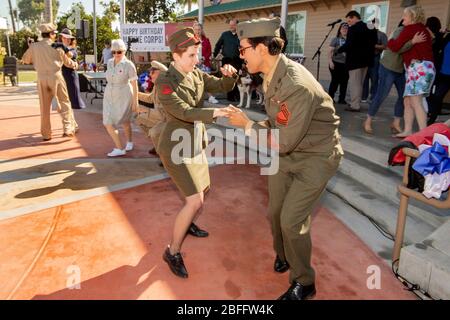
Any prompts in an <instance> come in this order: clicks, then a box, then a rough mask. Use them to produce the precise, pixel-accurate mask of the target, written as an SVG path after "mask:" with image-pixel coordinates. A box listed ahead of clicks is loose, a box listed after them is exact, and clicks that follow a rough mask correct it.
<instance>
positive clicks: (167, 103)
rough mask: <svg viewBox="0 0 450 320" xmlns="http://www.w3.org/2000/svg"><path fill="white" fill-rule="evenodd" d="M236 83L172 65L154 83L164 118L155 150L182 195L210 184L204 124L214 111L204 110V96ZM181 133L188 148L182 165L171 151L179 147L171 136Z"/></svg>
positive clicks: (208, 121)
mask: <svg viewBox="0 0 450 320" xmlns="http://www.w3.org/2000/svg"><path fill="white" fill-rule="evenodd" d="M236 81H237V76H235V77H232V78H226V77H224V78H217V77H214V76H211V75H209V74H206V73H204V72H203V71H201V70H199V69H197V68H196V69H195V70H194V71H193V72H192V73H190V74H185V73H183V72H180V71H179V70H177V69H176V68H175V67H174V65H173V64H171V65H170V67H169V70H168V71H167V72H165V73H161V74H160V76H159V77H158V80H157V81H156V84H155V86H156V94H157V98H158V99H159V100H160V102H161V105H162V106H163V108H164V110H165V112H166V115H167V122H166V124H165V126H164V128H163V130H162V132H161V136H160V138H159V143H158V149H157V151H158V153H159V155H160V157H161V161H162V162H163V164H164V167H165V168H166V170H167V171H168V173H169V175H170V176H171V177H172V179H173V180H174V182H175V184H176V185H177V187H178V188H179V189H180V191H181V192H182V193H183V194H184V195H185V196H190V195H193V194H196V193H199V192H202V191H204V190H205V189H206V188H208V187H209V183H210V180H209V172H208V163H207V162H206V158H205V153H204V148H206V145H207V139H206V129H205V126H204V123H212V122H213V120H214V119H213V115H214V108H203V101H204V94H205V92H210V93H220V92H224V93H225V92H228V91H230V90H232V89H233V87H234V85H235V83H236ZM194 128H195V130H194ZM179 129H182V130H179ZM183 129H184V130H183ZM180 132H184V133H185V134H186V136H187V138H188V139H189V140H188V141H184V142H185V143H187V144H189V145H190V148H188V149H189V150H186V149H185V151H187V152H185V153H184V154H183V155H182V157H181V158H182V163H181V164H180V163H176V162H174V159H173V158H172V151H173V149H174V148H175V147H176V146H179V144H180V141H178V140H177V141H172V134H175V135H176V134H177V133H180ZM200 159H203V160H200ZM199 160H200V162H199ZM194 162H196V163H194Z"/></svg>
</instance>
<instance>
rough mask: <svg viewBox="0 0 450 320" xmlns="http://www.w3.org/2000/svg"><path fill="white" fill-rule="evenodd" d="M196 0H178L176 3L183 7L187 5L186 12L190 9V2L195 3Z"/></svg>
mask: <svg viewBox="0 0 450 320" xmlns="http://www.w3.org/2000/svg"><path fill="white" fill-rule="evenodd" d="M197 2H198V1H197V0H179V1H178V3H179V4H180V5H182V6H183V7H186V6H187V12H191V11H192V4H194V3H197Z"/></svg>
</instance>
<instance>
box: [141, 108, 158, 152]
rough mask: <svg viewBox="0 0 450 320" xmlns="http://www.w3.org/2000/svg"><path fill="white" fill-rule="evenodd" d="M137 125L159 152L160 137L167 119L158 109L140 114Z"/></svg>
mask: <svg viewBox="0 0 450 320" xmlns="http://www.w3.org/2000/svg"><path fill="white" fill-rule="evenodd" d="M136 123H137V124H138V125H139V127H140V128H141V129H142V131H143V132H144V134H145V135H146V136H147V137H148V138H150V139H151V140H152V143H153V147H154V148H155V149H156V150H157V148H158V143H159V136H160V135H161V132H162V129H163V128H164V124H165V117H164V115H163V114H162V113H161V111H160V110H158V109H148V110H145V111H143V112H140V113H139V115H138V117H137V118H136Z"/></svg>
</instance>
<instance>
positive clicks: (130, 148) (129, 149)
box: [125, 142, 134, 151]
mask: <svg viewBox="0 0 450 320" xmlns="http://www.w3.org/2000/svg"><path fill="white" fill-rule="evenodd" d="M133 146H134V145H133V142H127V145H126V147H125V151H131V150H133Z"/></svg>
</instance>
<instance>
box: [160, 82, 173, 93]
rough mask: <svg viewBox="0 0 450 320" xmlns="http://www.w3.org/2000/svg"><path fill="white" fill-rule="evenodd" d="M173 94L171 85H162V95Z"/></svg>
mask: <svg viewBox="0 0 450 320" xmlns="http://www.w3.org/2000/svg"><path fill="white" fill-rule="evenodd" d="M172 92H173V90H172V88H171V87H170V86H169V85H167V84H163V85H162V88H161V93H162V94H171V93H172Z"/></svg>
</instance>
